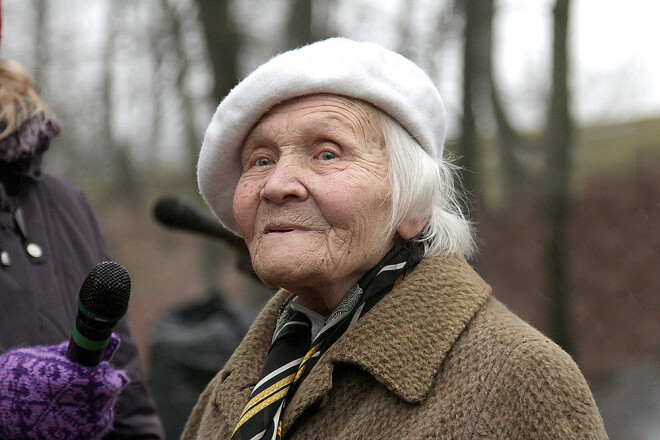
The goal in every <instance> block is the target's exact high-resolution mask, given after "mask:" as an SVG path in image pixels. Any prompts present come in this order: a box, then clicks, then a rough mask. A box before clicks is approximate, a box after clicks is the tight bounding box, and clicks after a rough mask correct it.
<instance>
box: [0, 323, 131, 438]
mask: <svg viewBox="0 0 660 440" xmlns="http://www.w3.org/2000/svg"><path fill="white" fill-rule="evenodd" d="M67 346H68V342H64V343H62V344H59V345H52V346H48V347H30V348H20V349H15V350H11V351H8V352H7V353H5V354H3V355H2V356H0V438H2V439H46V440H50V439H53V440H54V439H99V438H101V437H102V436H103V435H104V434H106V433H107V432H108V431H109V430H110V428H111V427H112V422H113V420H114V411H113V407H114V405H115V402H116V401H117V396H119V393H121V390H122V389H123V388H124V386H125V385H126V384H127V383H128V381H129V379H128V376H127V375H126V373H125V372H124V371H121V370H115V369H114V368H113V367H112V366H111V365H110V363H108V361H109V360H110V358H111V357H112V355H113V353H114V352H115V350H116V349H117V347H118V346H119V337H118V336H117V335H115V334H114V333H113V334H112V336H111V338H110V342H109V343H108V347H107V348H106V351H105V353H104V355H103V359H102V360H101V363H99V364H98V365H97V366H95V367H85V366H82V365H79V364H76V363H74V362H72V361H70V360H69V359H67V358H66V356H65V355H64V354H65V353H66V349H67Z"/></svg>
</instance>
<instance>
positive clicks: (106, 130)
mask: <svg viewBox="0 0 660 440" xmlns="http://www.w3.org/2000/svg"><path fill="white" fill-rule="evenodd" d="M123 7H124V3H122V2H114V1H113V2H110V6H109V8H110V11H109V13H108V17H111V18H109V19H108V35H107V36H106V40H105V44H104V47H103V57H102V59H103V78H102V80H101V88H102V98H101V99H102V105H101V106H100V109H101V112H102V118H101V121H102V122H101V127H100V136H99V137H100V142H101V144H102V145H101V147H102V148H103V149H104V150H105V154H107V155H108V156H109V157H110V158H112V162H113V166H114V175H113V181H114V190H115V193H116V194H120V195H122V196H123V197H126V198H127V200H128V201H129V202H131V203H133V204H137V203H138V202H139V200H140V191H139V189H140V188H139V185H138V183H137V179H136V177H135V175H136V172H135V170H134V168H133V162H132V160H131V156H130V151H129V148H128V146H127V145H124V144H123V143H119V142H117V140H116V138H115V136H114V131H113V124H112V118H113V113H114V107H115V105H114V97H113V95H112V90H113V84H114V74H113V69H114V65H113V61H114V59H115V49H116V41H117V35H118V29H117V23H119V22H120V21H121V18H120V17H121V16H122V15H123V14H122V12H123V11H122V9H123Z"/></svg>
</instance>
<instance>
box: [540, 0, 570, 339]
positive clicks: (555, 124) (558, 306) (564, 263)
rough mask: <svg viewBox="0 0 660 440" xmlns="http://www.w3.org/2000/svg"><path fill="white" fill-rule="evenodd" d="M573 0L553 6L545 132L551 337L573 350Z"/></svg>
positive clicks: (561, 1) (548, 291)
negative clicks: (570, 221) (570, 77)
mask: <svg viewBox="0 0 660 440" xmlns="http://www.w3.org/2000/svg"><path fill="white" fill-rule="evenodd" d="M569 4H570V0H557V2H556V4H555V9H554V42H553V70H552V97H551V102H550V112H549V114H548V125H547V132H546V145H547V152H548V157H547V177H546V191H547V192H546V197H547V208H548V215H549V218H550V222H551V238H550V242H549V243H548V248H547V251H546V258H547V276H548V283H547V295H548V297H549V298H551V302H550V308H549V310H548V314H549V318H550V322H549V324H550V329H551V337H552V338H553V339H554V340H555V342H557V343H558V344H559V345H560V346H562V347H563V348H564V349H565V350H566V351H568V352H571V351H572V350H573V346H572V341H571V326H570V309H569V306H570V293H569V281H568V280H569V269H568V266H569V261H568V249H567V246H568V245H567V240H566V228H567V224H568V218H569V214H570V178H571V156H570V153H571V148H572V145H573V126H572V121H571V115H570V111H569V91H568V69H569V66H568V57H567V41H568V38H567V34H568V17H569Z"/></svg>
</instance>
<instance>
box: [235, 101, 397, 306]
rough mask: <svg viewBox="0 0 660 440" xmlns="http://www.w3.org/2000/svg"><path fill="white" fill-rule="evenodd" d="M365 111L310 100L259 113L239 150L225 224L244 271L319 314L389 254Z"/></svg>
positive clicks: (383, 191)
mask: <svg viewBox="0 0 660 440" xmlns="http://www.w3.org/2000/svg"><path fill="white" fill-rule="evenodd" d="M373 121H374V110H372V109H370V108H369V107H368V106H367V105H365V104H361V103H358V102H356V101H352V100H349V99H347V98H343V97H340V96H335V95H311V96H305V97H301V98H296V99H294V100H291V101H287V102H285V103H282V104H279V105H277V106H275V107H274V108H272V109H271V110H270V111H269V112H268V113H266V114H265V115H264V116H263V118H262V119H261V120H260V121H259V123H258V124H257V125H256V126H255V127H254V128H253V129H252V131H251V132H250V134H249V135H248V137H247V138H246V140H245V143H244V144H243V149H242V154H241V163H242V167H243V172H242V175H241V178H240V180H239V181H238V184H237V187H236V193H235V195H234V216H235V218H236V222H237V223H238V227H239V228H240V230H241V233H242V234H243V237H244V238H245V241H246V243H247V245H248V248H249V250H250V256H251V258H252V265H253V266H254V269H255V271H256V273H257V275H259V277H260V278H261V279H262V280H263V281H264V282H265V283H266V284H268V285H271V286H280V287H284V288H286V289H288V290H290V291H292V292H293V293H296V294H297V295H298V296H300V297H301V299H302V301H303V302H304V303H305V304H306V305H307V306H308V307H311V308H313V309H315V310H317V311H320V312H327V311H330V310H333V309H334V307H335V306H336V305H337V304H338V303H339V301H341V299H342V297H343V296H344V294H345V293H346V292H347V291H348V289H350V287H351V286H352V285H353V284H354V283H355V282H357V281H358V280H359V278H360V277H361V276H362V275H363V274H364V273H365V272H366V271H368V270H369V269H370V268H372V267H373V266H374V265H375V264H376V263H378V261H380V259H381V258H382V257H383V256H384V255H385V254H386V253H387V251H388V250H389V249H391V248H392V246H393V244H394V234H393V233H384V231H383V228H384V227H385V225H387V224H388V220H389V215H390V210H391V204H390V200H389V198H388V197H387V194H388V191H389V183H388V178H387V173H388V159H387V155H386V150H385V147H384V143H383V140H382V135H381V133H380V130H379V129H378V128H377V127H376V126H374V125H373V124H374V122H373Z"/></svg>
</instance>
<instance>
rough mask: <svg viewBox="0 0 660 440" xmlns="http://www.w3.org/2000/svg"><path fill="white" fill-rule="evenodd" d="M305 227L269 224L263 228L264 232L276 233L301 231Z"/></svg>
mask: <svg viewBox="0 0 660 440" xmlns="http://www.w3.org/2000/svg"><path fill="white" fill-rule="evenodd" d="M303 230H305V228H303V227H301V226H297V225H291V224H269V225H267V226H266V227H265V228H264V234H277V233H284V232H292V231H303Z"/></svg>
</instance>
